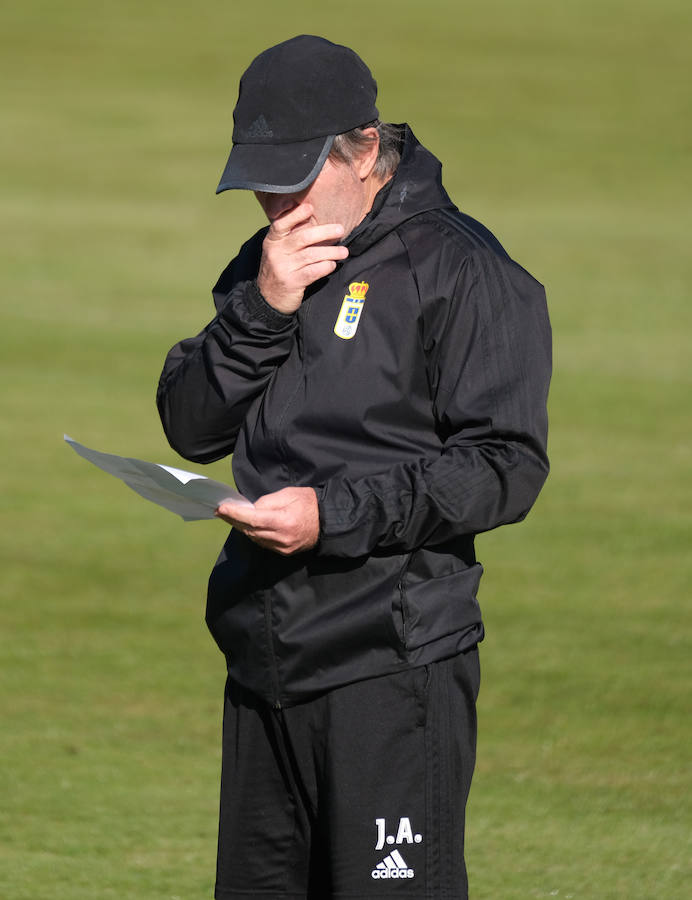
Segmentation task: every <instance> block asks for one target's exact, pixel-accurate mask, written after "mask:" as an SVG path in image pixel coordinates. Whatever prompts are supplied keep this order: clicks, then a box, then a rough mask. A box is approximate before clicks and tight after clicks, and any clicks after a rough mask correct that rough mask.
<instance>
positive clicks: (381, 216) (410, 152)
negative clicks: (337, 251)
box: [344, 125, 455, 256]
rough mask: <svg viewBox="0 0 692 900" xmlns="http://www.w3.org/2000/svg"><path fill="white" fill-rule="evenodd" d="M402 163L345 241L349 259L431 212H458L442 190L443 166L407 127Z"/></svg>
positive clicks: (403, 127) (406, 126)
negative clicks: (396, 229) (403, 223)
mask: <svg viewBox="0 0 692 900" xmlns="http://www.w3.org/2000/svg"><path fill="white" fill-rule="evenodd" d="M400 127H401V128H402V129H403V131H404V139H403V147H402V152H401V161H400V162H399V166H398V167H397V170H396V172H395V173H394V176H393V178H391V179H390V180H389V181H388V182H387V184H385V185H384V187H383V188H382V189H381V190H380V191H379V193H378V194H377V196H376V197H375V201H374V203H373V206H372V209H371V210H370V212H369V213H368V215H367V216H366V217H365V218H364V219H363V221H362V222H361V223H360V225H358V226H356V228H354V229H353V231H352V232H351V233H350V234H349V236H348V237H347V238H346V240H345V241H344V244H345V245H346V246H347V247H348V249H349V256H358V255H360V254H361V253H363V252H364V251H365V250H367V249H368V248H369V247H371V246H372V245H373V244H375V243H377V241H380V240H382V238H383V237H385V235H387V234H389V232H390V231H393V230H394V229H395V228H397V227H398V226H399V225H401V224H402V222H405V221H406V220H407V219H411V218H413V217H414V216H417V215H420V213H423V212H427V211H428V210H431V209H440V208H443V209H455V206H454V204H453V203H452V201H451V200H450V198H449V196H448V194H447V192H446V191H445V189H444V188H443V187H442V164H441V163H440V161H439V160H438V159H437V158H436V157H435V156H433V154H432V153H430V151H429V150H426V149H425V147H424V146H423V145H422V144H421V143H419V142H418V140H417V139H416V137H415V136H414V134H413V132H412V131H411V129H410V128H409V126H408V125H402V126H400Z"/></svg>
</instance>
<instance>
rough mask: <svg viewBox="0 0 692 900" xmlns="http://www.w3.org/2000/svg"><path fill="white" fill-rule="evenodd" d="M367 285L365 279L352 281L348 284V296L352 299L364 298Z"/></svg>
mask: <svg viewBox="0 0 692 900" xmlns="http://www.w3.org/2000/svg"><path fill="white" fill-rule="evenodd" d="M369 287H370V285H369V284H368V283H367V281H352V282H351V284H349V286H348V296H349V297H352V298H353V299H354V300H365V295H366V294H367V292H368V288H369Z"/></svg>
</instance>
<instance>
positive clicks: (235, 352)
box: [156, 279, 296, 463]
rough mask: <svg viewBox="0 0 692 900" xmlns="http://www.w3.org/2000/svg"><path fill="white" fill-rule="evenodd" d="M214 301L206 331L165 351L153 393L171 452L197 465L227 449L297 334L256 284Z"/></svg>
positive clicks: (245, 284) (237, 288)
mask: <svg viewBox="0 0 692 900" xmlns="http://www.w3.org/2000/svg"><path fill="white" fill-rule="evenodd" d="M217 287H218V285H217ZM215 300H216V303H217V308H218V313H217V315H216V317H215V318H214V319H213V320H212V321H211V322H210V323H209V325H207V327H206V328H205V329H204V330H203V331H202V332H200V333H199V334H198V335H197V336H196V337H193V338H187V339H186V340H183V341H180V343H178V344H176V345H175V346H174V347H173V348H172V349H171V350H170V352H169V353H168V356H167V357H166V361H165V364H164V367H163V372H162V373H161V378H160V380H159V386H158V391H157V394H156V403H157V406H158V410H159V415H160V416H161V422H162V424H163V428H164V431H165V433H166V437H167V438H168V442H169V443H170V445H171V447H173V449H174V450H176V451H177V452H178V453H179V454H180V455H181V456H183V457H185V458H186V459H190V460H193V461H195V462H202V463H208V462H213V461H214V460H217V459H221V458H222V457H223V456H226V455H227V454H229V453H231V452H232V451H233V448H234V446H235V442H236V438H237V436H238V432H239V430H240V426H241V425H242V423H243V420H244V418H245V415H246V413H247V411H248V408H249V406H250V404H251V403H252V401H253V400H254V399H255V398H256V397H257V396H259V395H260V394H261V393H262V392H263V391H264V389H265V387H266V386H267V384H268V382H269V379H270V378H271V376H272V374H273V372H274V370H275V369H276V367H277V366H279V365H280V364H281V363H282V362H283V361H284V359H285V358H286V357H287V356H288V354H289V352H290V349H291V346H292V343H293V336H294V332H295V329H296V317H295V315H284V314H283V313H280V312H278V311H277V310H275V309H273V308H272V307H271V306H269V304H268V303H267V302H266V301H265V300H264V298H263V297H262V295H261V294H260V292H259V289H258V288H257V284H256V282H255V281H254V279H250V280H247V281H241V282H239V283H236V284H235V285H234V286H233V287H232V289H231V290H230V291H229V292H228V294H227V295H226V296H223V297H222V296H220V295H219V292H218V291H215Z"/></svg>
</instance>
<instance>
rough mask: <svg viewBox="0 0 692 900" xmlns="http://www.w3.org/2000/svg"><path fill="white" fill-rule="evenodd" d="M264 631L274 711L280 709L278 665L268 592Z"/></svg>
mask: <svg viewBox="0 0 692 900" xmlns="http://www.w3.org/2000/svg"><path fill="white" fill-rule="evenodd" d="M264 630H265V639H266V642H267V648H268V650H269V668H270V669H271V680H272V692H273V697H274V699H273V702H272V706H273V707H274V709H281V691H280V688H279V665H278V661H277V658H276V651H275V650H274V635H273V634H272V603H271V597H270V594H269V591H265V592H264Z"/></svg>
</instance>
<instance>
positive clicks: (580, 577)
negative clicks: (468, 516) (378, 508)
mask: <svg viewBox="0 0 692 900" xmlns="http://www.w3.org/2000/svg"><path fill="white" fill-rule="evenodd" d="M306 31H307V32H313V33H318V34H323V35H325V36H326V37H329V38H331V39H333V40H338V41H340V42H344V43H347V44H350V45H351V46H353V47H354V48H355V49H357V50H358V51H359V52H360V53H361V54H362V55H363V56H364V58H365V59H366V60H367V61H368V62H370V64H371V65H372V67H373V69H374V71H375V74H376V76H377V78H378V81H379V84H380V110H381V113H382V115H383V117H385V118H387V119H389V120H391V121H403V120H407V121H409V122H410V123H411V124H412V126H413V128H414V131H415V132H416V134H417V135H418V137H420V138H421V139H422V140H423V142H424V143H426V144H427V145H428V146H429V147H430V148H431V149H432V150H433V151H434V152H436V154H437V155H438V156H440V157H441V158H442V159H443V161H444V163H445V180H446V184H447V188H448V190H449V191H450V193H451V194H452V196H453V197H454V198H455V199H456V201H457V202H458V203H459V205H460V206H462V207H463V208H464V209H465V210H466V211H468V212H469V213H471V214H472V215H474V216H476V217H477V218H479V219H481V220H482V221H483V222H484V223H485V224H487V225H488V226H489V227H491V228H492V229H493V230H494V231H495V232H496V233H497V235H498V236H499V237H500V239H501V240H502V241H503V243H504V244H505V246H506V247H507V249H508V250H509V252H510V253H511V254H512V255H513V256H514V257H515V258H516V259H517V260H518V261H519V262H521V263H522V264H524V265H525V266H526V267H527V268H528V269H529V270H530V271H532V272H533V273H534V274H535V275H536V276H537V277H538V278H539V279H540V280H541V281H543V282H544V283H545V284H546V287H547V290H548V296H549V302H550V309H551V315H552V320H553V326H554V333H555V377H554V381H553V389H552V395H551V412H552V431H551V445H550V449H551V456H552V460H553V472H552V475H551V477H550V479H549V481H548V483H547V485H546V488H545V490H544V492H543V494H542V495H541V497H540V499H539V501H538V503H537V505H536V508H535V510H534V512H533V513H532V514H531V515H530V516H529V518H528V520H527V521H526V522H525V523H524V524H523V525H521V526H517V527H513V528H506V529H501V530H499V531H497V532H493V533H491V534H488V535H485V536H483V537H482V538H481V539H479V542H478V544H479V556H480V558H481V559H482V561H483V562H484V564H485V567H486V577H485V580H484V584H483V589H482V594H481V601H482V604H483V608H484V612H485V618H486V625H487V639H486V642H485V643H484V645H483V656H482V659H483V665H484V680H483V688H482V693H481V700H480V729H481V734H480V745H479V761H478V769H477V777H476V779H475V782H474V787H473V790H472V796H471V802H470V808H469V821H468V853H467V856H468V865H469V873H470V880H471V895H472V897H473V898H474V900H515V898H517V900H518V898H549V897H558V898H593V900H606V898H621V900H659V898H661V900H663V898H666V900H667V898H676V900H677V898H681V900H682V898H686V897H689V896H690V892H691V888H690V885H691V884H692V866H691V859H692V809H691V806H692V803H691V801H690V794H691V793H692V778H691V777H690V768H691V755H692V754H691V751H690V748H691V747H692V715H691V714H690V713H691V704H690V695H691V694H690V692H691V688H692V615H691V613H690V596H691V593H692V591H691V588H692V552H691V549H690V548H691V543H692V540H691V539H692V424H691V421H690V412H691V410H692V405H691V402H690V396H692V367H691V365H690V357H691V353H690V335H691V334H692V305H691V303H690V285H691V284H692V254H691V253H690V248H689V244H690V237H689V235H690V231H691V229H692V212H691V206H690V186H691V184H690V182H691V177H690V173H691V171H692V168H691V165H690V161H691V150H692V125H691V123H692V108H691V104H690V93H691V92H690V67H689V46H690V42H691V38H692V7H691V6H690V4H689V2H688V0H684V2H683V0H658V2H656V3H654V2H653V0H650V2H643V0H639V2H637V0H632V2H625V0H598V2H597V0H582V2H577V0H566V2H555V0H553V2H550V0H522V2H512V0H486V2H485V3H484V4H471V3H465V2H452V0H448V2H444V0H429V2H427V3H425V4H420V3H414V2H412V0H400V2H398V3H396V4H394V3H389V2H386V0H383V2H382V3H380V4H373V3H365V2H363V0H352V2H351V3H349V4H337V3H335V2H333V0H321V2H319V3H318V2H308V0H296V2H294V3H293V4H280V3H276V2H271V0H270V2H269V3H268V4H264V6H263V7H258V6H256V5H255V4H250V3H244V4H240V3H234V2H232V0H225V2H221V0H210V2H202V3H200V4H197V5H189V4H185V3H181V2H175V0H169V2H164V0H139V2H135V0H91V2H88V0H63V2H61V3H55V2H49V0H27V2H24V3H14V4H11V5H6V7H5V8H4V9H3V11H2V13H1V14H0V76H1V83H2V88H1V90H2V93H3V102H2V105H1V106H0V109H1V110H2V111H1V113H0V115H1V116H2V127H1V128H0V183H1V187H2V194H1V203H0V216H1V217H2V219H1V221H2V241H1V244H0V260H1V263H0V265H1V271H2V310H1V315H2V327H1V329H0V341H1V343H2V352H1V353H0V367H1V374H2V390H1V391H0V403H1V404H2V407H1V409H2V414H1V416H0V429H1V432H2V438H3V440H2V447H3V464H2V467H1V468H0V496H1V497H2V501H1V503H0V517H1V527H2V544H1V553H2V579H1V580H0V592H1V593H0V596H1V605H0V761H1V763H0V897H2V898H3V900H4V898H6V900H44V898H45V900H48V898H50V900H87V898H89V900H91V898H95V897H99V898H104V900H107V898H132V900H176V898H177V900H196V898H205V897H210V896H211V891H212V884H213V875H214V862H215V837H216V835H215V832H216V813H217V782H218V766H219V737H220V702H221V696H222V689H223V679H224V664H223V660H222V657H221V656H220V654H219V653H218V652H217V651H216V649H215V647H214V645H213V643H212V642H211V639H210V638H209V637H208V635H207V633H206V630H205V627H204V624H203V609H204V593H205V587H206V577H207V574H208V571H209V568H210V566H211V563H212V561H213V559H214V558H215V556H216V553H217V551H218V548H219V546H220V545H221V543H222V542H223V539H224V528H223V527H222V525H221V524H220V523H218V522H208V523H198V524H183V523H182V522H181V521H180V520H179V519H177V518H175V517H174V516H172V515H170V514H168V513H166V512H164V511H163V510H160V509H158V508H157V507H154V506H153V505H151V504H147V503H145V502H144V501H142V500H140V499H139V498H137V497H136V496H135V495H134V494H132V493H131V492H129V491H127V489H125V488H124V487H122V486H121V485H120V484H118V483H117V482H116V481H115V480H114V479H111V478H109V477H108V476H106V475H104V474H102V473H100V472H99V471H97V470H96V469H95V468H93V467H90V466H88V465H87V464H86V463H85V462H83V461H82V460H80V459H78V458H77V457H76V456H75V454H74V453H72V452H71V451H70V450H69V449H68V448H67V447H66V446H65V445H63V442H62V434H63V432H68V433H69V434H71V435H72V436H73V437H75V438H76V439H77V440H80V441H82V442H84V443H86V444H87V445H89V446H93V447H96V448H98V449H103V450H110V451H112V452H116V453H123V454H128V455H135V456H141V457H143V458H145V459H152V460H156V461H160V462H168V463H173V464H175V463H176V462H177V461H178V458H177V457H176V455H175V454H174V453H173V452H172V451H171V450H170V449H169V448H168V447H167V445H166V443H165V439H164V437H163V435H162V432H161V429H160V425H159V423H158V418H157V416H156V413H155V408H154V402H153V399H154V391H155V387H156V382H157V379H158V374H159V371H160V367H161V364H162V361H163V357H164V355H165V353H166V351H167V349H168V347H169V346H170V345H171V344H172V343H174V342H175V341H176V340H178V339H179V338H181V337H183V336H186V335H188V334H192V333H194V332H196V331H197V330H199V329H200V328H201V326H202V325H203V324H204V323H205V322H206V321H207V320H208V319H209V318H211V314H212V306H211V298H210V293H209V291H210V287H211V285H212V283H213V281H214V280H215V278H216V275H217V273H218V272H219V270H220V269H221V268H222V267H223V266H224V265H225V263H226V261H227V259H228V258H230V257H231V256H232V255H233V253H234V251H235V248H236V247H237V246H238V243H239V241H240V240H241V239H242V238H243V237H244V236H246V235H247V234H248V233H249V232H251V231H252V230H254V229H255V228H256V227H258V226H259V224H260V223H261V215H260V212H259V209H256V208H255V206H254V201H253V199H252V198H251V197H249V196H247V195H241V194H233V195H231V194H225V195H222V196H221V197H215V196H214V188H215V185H216V183H217V180H218V176H219V174H220V171H221V168H222V166H223V164H224V162H225V157H226V154H227V151H228V147H229V140H230V133H231V110H232V107H233V104H234V102H235V97H236V85H237V79H238V77H239V75H240V73H241V72H242V70H243V69H244V68H245V66H246V65H247V63H248V62H249V61H250V59H251V58H252V57H253V56H254V55H255V54H256V53H257V52H259V51H260V50H261V49H263V48H264V47H265V46H268V45H269V44H271V43H275V42H276V41H279V40H282V39H284V38H286V37H289V36H292V35H294V34H297V33H300V32H306ZM211 469H212V474H214V475H215V476H216V477H221V478H227V477H228V465H227V463H217V464H215V465H214V466H213V467H211Z"/></svg>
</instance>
